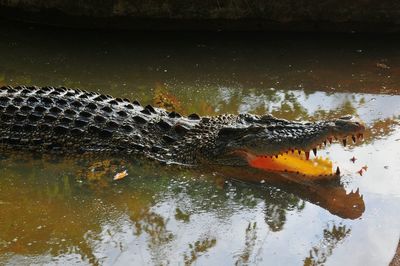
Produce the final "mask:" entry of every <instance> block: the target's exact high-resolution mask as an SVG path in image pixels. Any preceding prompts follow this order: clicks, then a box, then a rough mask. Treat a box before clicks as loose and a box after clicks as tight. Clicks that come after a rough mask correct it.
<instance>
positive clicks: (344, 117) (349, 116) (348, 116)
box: [339, 115, 353, 120]
mask: <svg viewBox="0 0 400 266" xmlns="http://www.w3.org/2000/svg"><path fill="white" fill-rule="evenodd" d="M352 118H353V116H352V115H345V116H342V117H340V118H339V119H342V120H350V119H352Z"/></svg>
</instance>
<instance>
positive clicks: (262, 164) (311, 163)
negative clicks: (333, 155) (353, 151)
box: [246, 151, 338, 179]
mask: <svg viewBox="0 0 400 266" xmlns="http://www.w3.org/2000/svg"><path fill="white" fill-rule="evenodd" d="M246 157H247V160H248V163H249V165H250V166H251V167H254V168H258V169H261V170H265V171H274V172H292V173H297V174H302V175H305V176H309V177H310V179H312V178H313V177H314V178H315V177H321V176H332V175H334V172H333V168H332V166H333V165H332V162H331V161H330V160H329V159H323V158H321V157H318V158H314V159H308V158H306V155H305V153H304V152H302V153H301V154H299V153H298V152H297V151H296V152H294V153H286V154H282V155H278V156H277V157H276V156H273V157H271V156H256V155H252V154H246ZM336 174H338V173H336Z"/></svg>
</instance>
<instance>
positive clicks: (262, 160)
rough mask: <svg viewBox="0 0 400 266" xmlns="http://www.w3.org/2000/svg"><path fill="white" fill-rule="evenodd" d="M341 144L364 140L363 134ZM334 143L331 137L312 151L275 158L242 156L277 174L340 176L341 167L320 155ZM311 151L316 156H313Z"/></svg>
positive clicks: (257, 166)
mask: <svg viewBox="0 0 400 266" xmlns="http://www.w3.org/2000/svg"><path fill="white" fill-rule="evenodd" d="M340 139H341V142H342V144H343V145H344V146H346V145H347V143H348V139H351V140H352V141H353V143H356V142H357V141H358V140H361V139H363V134H362V133H359V134H357V135H350V136H348V137H344V138H343V137H341V138H340ZM333 141H338V138H336V137H329V138H327V139H326V140H324V141H322V142H321V143H320V144H317V145H315V146H314V147H313V148H311V149H310V150H308V149H304V150H299V149H291V150H287V151H284V152H282V153H281V154H277V155H274V156H264V155H254V154H252V153H251V152H247V151H241V152H240V153H241V155H244V157H245V158H246V159H247V161H248V163H249V165H250V166H251V167H254V168H258V169H262V170H266V171H276V172H292V173H297V174H302V175H305V176H310V177H319V176H332V175H336V176H340V168H339V166H334V165H333V162H332V161H331V160H330V159H329V158H323V157H321V156H317V155H318V150H320V149H324V148H325V147H326V146H328V145H330V144H332V142H333ZM310 151H311V153H312V154H314V156H312V155H311V157H313V158H311V157H310Z"/></svg>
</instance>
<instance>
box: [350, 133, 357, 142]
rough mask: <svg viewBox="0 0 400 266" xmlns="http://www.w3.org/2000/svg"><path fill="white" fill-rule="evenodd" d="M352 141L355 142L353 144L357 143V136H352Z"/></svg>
mask: <svg viewBox="0 0 400 266" xmlns="http://www.w3.org/2000/svg"><path fill="white" fill-rule="evenodd" d="M351 139H352V140H353V143H356V136H354V135H352V136H351Z"/></svg>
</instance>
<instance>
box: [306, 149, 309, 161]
mask: <svg viewBox="0 0 400 266" xmlns="http://www.w3.org/2000/svg"><path fill="white" fill-rule="evenodd" d="M306 159H307V160H308V159H310V152H309V151H306Z"/></svg>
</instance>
